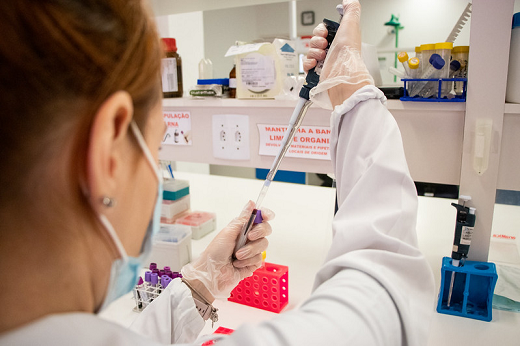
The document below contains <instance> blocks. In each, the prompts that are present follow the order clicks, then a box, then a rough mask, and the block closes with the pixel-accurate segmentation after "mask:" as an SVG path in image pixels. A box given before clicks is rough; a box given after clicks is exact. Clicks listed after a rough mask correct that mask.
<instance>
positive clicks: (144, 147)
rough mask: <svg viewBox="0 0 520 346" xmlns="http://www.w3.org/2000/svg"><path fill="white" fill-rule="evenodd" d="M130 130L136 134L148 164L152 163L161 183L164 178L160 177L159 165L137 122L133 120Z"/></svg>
mask: <svg viewBox="0 0 520 346" xmlns="http://www.w3.org/2000/svg"><path fill="white" fill-rule="evenodd" d="M130 128H131V129H132V132H133V133H134V136H135V139H137V142H138V143H139V146H140V147H141V150H143V153H144V156H145V157H146V159H147V160H148V163H150V166H151V168H152V170H153V171H154V174H155V175H156V177H157V181H161V178H162V177H161V176H160V175H159V172H158V169H157V163H154V162H155V160H154V158H153V156H152V153H151V152H150V149H148V144H146V141H145V140H144V138H143V135H142V134H141V131H140V130H139V127H138V126H137V124H136V123H135V120H132V122H130Z"/></svg>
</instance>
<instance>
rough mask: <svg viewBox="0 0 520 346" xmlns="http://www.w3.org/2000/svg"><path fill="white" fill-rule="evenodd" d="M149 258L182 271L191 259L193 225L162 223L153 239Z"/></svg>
mask: <svg viewBox="0 0 520 346" xmlns="http://www.w3.org/2000/svg"><path fill="white" fill-rule="evenodd" d="M149 260H150V261H151V262H155V263H157V265H158V266H160V267H165V266H168V267H170V269H171V270H172V271H176V272H180V270H181V268H182V267H183V266H184V265H185V264H188V263H189V262H190V261H191V227H188V226H184V225H168V224H161V229H160V231H159V232H158V233H157V234H156V235H155V236H154V237H153V239H152V252H151V254H150V257H149Z"/></svg>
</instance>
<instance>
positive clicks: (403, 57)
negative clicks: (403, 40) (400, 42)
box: [397, 52, 412, 78]
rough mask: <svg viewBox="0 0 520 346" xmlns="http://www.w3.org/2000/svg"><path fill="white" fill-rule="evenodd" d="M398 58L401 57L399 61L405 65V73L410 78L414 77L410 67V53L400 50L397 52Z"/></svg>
mask: <svg viewBox="0 0 520 346" xmlns="http://www.w3.org/2000/svg"><path fill="white" fill-rule="evenodd" d="M397 59H399V62H400V63H401V64H402V65H403V68H404V73H405V75H406V76H407V77H408V78H412V76H411V72H410V67H409V66H408V53H406V52H400V53H399V54H397Z"/></svg>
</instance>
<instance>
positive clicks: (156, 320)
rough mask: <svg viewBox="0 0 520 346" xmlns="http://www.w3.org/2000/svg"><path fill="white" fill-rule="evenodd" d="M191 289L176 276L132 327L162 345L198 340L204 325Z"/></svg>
mask: <svg viewBox="0 0 520 346" xmlns="http://www.w3.org/2000/svg"><path fill="white" fill-rule="evenodd" d="M204 324H205V323H204V320H203V319H202V317H201V316H200V314H199V312H198V311H197V308H196V307H195V302H194V300H193V296H192V295H191V290H190V289H189V288H188V287H187V286H186V285H185V284H184V283H182V281H181V280H180V279H174V280H172V281H171V282H170V284H169V285H168V287H166V289H165V290H164V291H163V292H162V293H161V294H160V295H159V296H158V297H157V299H155V300H154V301H153V302H152V303H151V304H150V305H148V306H147V307H146V309H144V310H143V312H141V314H140V315H139V317H138V318H137V319H136V320H135V321H134V323H133V324H132V325H131V326H130V329H131V330H133V331H135V332H137V333H139V334H141V335H144V336H147V337H148V338H150V339H152V340H154V341H156V342H158V343H161V344H166V345H170V344H177V343H192V342H194V341H195V340H196V339H197V337H198V335H199V333H200V332H201V330H202V329H203V328H204Z"/></svg>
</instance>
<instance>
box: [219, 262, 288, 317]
mask: <svg viewBox="0 0 520 346" xmlns="http://www.w3.org/2000/svg"><path fill="white" fill-rule="evenodd" d="M228 300H229V301H231V302H235V303H240V304H244V305H247V306H252V307H254V308H257V309H262V310H267V311H271V312H276V313H280V311H282V310H283V309H284V308H285V307H286V306H287V304H288V303H289V267H287V266H283V265H279V264H273V263H267V262H265V264H264V266H263V267H261V268H258V269H257V270H255V272H254V273H253V275H252V276H250V277H248V278H245V279H244V280H242V281H240V282H239V283H238V285H237V286H236V287H235V288H234V289H233V291H231V295H230V296H229V298H228Z"/></svg>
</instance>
